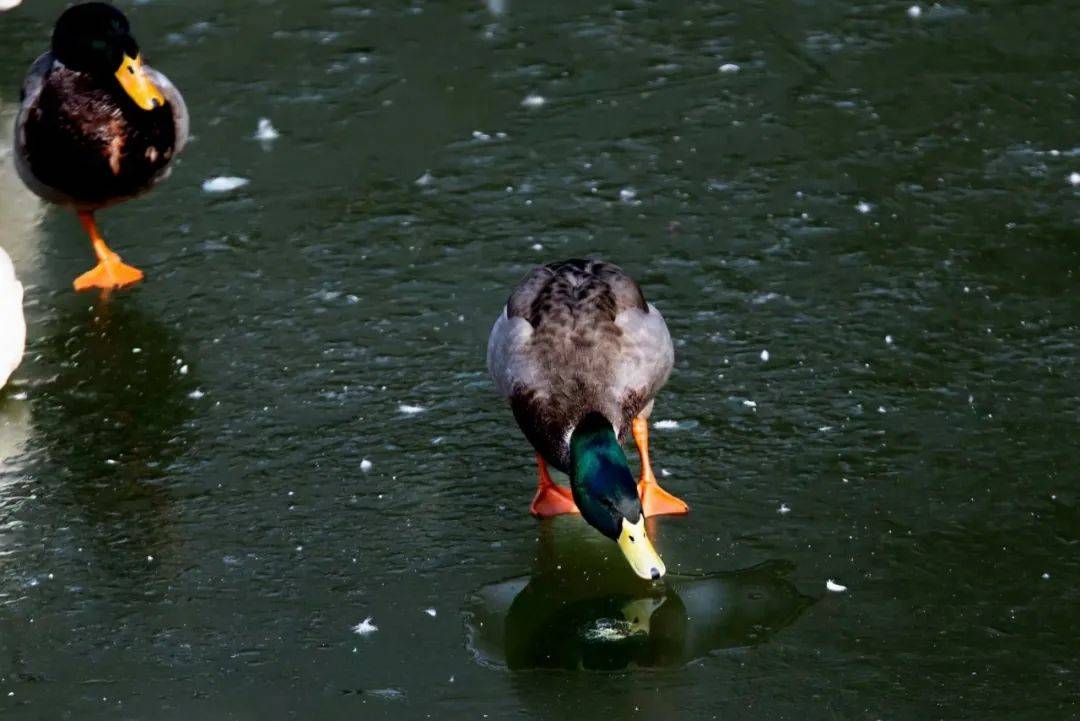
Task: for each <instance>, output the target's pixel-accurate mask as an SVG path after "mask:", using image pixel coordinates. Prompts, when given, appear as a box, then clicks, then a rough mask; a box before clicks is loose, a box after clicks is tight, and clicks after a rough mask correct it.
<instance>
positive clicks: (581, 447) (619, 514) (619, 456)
mask: <svg viewBox="0 0 1080 721" xmlns="http://www.w3.org/2000/svg"><path fill="white" fill-rule="evenodd" d="M570 459H571V469H570V488H571V490H572V491H573V494H574V503H576V504H577V507H578V509H579V510H580V511H581V516H582V518H584V519H585V521H586V522H588V523H589V525H591V526H592V527H593V528H595V529H596V530H598V531H600V533H603V534H604V535H605V536H607V537H608V538H610V539H612V540H614V541H616V542H617V543H618V544H619V549H620V550H621V551H622V552H623V555H624V556H626V560H627V561H628V562H629V563H630V567H631V568H632V569H633V570H634V573H636V574H637V575H638V576H640V577H641V578H644V579H657V578H660V577H661V576H663V575H664V573H665V571H666V569H665V567H664V562H663V561H662V560H660V556H659V555H657V553H656V550H655V549H654V548H653V545H652V542H651V541H650V540H649V536H648V534H647V533H646V532H645V515H644V514H643V513H642V512H641V499H640V498H638V489H637V485H636V484H635V483H634V477H633V476H632V475H631V473H630V466H629V465H628V464H627V462H626V454H625V453H623V449H622V446H620V445H619V439H618V438H617V437H616V435H615V429H614V428H613V427H612V425H611V421H609V420H608V419H607V418H605V417H604V416H603V415H601V414H599V413H590V414H588V415H587V416H585V417H584V418H582V419H581V422H580V423H578V425H577V428H575V429H574V433H573V435H572V436H571V437H570Z"/></svg>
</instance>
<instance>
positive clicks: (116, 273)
mask: <svg viewBox="0 0 1080 721" xmlns="http://www.w3.org/2000/svg"><path fill="white" fill-rule="evenodd" d="M79 221H80V222H81V223H82V226H83V228H84V229H85V230H86V233H87V235H89V236H90V242H92V243H93V244H94V253H95V254H96V255H97V258H98V264H97V265H96V266H94V268H92V269H91V270H88V271H86V272H85V273H83V274H82V275H80V276H79V277H78V278H76V279H75V283H74V285H75V290H89V289H91V288H106V289H111V288H121V287H123V286H125V285H131V284H132V283H138V282H139V281H140V280H142V279H143V272H142V271H141V270H139V269H138V268H134V267H132V266H130V265H128V264H127V263H125V262H124V261H122V260H120V256H119V255H117V254H116V253H114V252H113V251H112V250H111V249H110V248H109V246H107V245H105V240H104V239H103V238H102V237H101V235H100V234H99V233H98V229H97V225H96V224H95V223H94V214H93V213H87V212H80V213H79Z"/></svg>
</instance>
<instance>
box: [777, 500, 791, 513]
mask: <svg viewBox="0 0 1080 721" xmlns="http://www.w3.org/2000/svg"><path fill="white" fill-rule="evenodd" d="M776 512H777V513H779V514H781V515H783V514H785V513H791V508H790V507H789V506H788V504H786V503H781V504H780V507H779V508H777V509H776Z"/></svg>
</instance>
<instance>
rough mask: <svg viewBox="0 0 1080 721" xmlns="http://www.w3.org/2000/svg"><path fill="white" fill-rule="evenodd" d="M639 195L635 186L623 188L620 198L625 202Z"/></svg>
mask: <svg viewBox="0 0 1080 721" xmlns="http://www.w3.org/2000/svg"><path fill="white" fill-rule="evenodd" d="M636 197H637V191H636V190H634V189H633V188H623V189H622V190H620V191H619V200H621V201H622V202H624V203H629V202H632V201H633V200H634V198H636Z"/></svg>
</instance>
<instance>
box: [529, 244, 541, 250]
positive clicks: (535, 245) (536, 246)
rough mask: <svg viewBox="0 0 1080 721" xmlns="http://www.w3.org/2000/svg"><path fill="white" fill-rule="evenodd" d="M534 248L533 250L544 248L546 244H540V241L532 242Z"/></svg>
mask: <svg viewBox="0 0 1080 721" xmlns="http://www.w3.org/2000/svg"><path fill="white" fill-rule="evenodd" d="M532 249H533V250H543V249H544V246H542V245H540V244H539V243H533V244H532Z"/></svg>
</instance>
